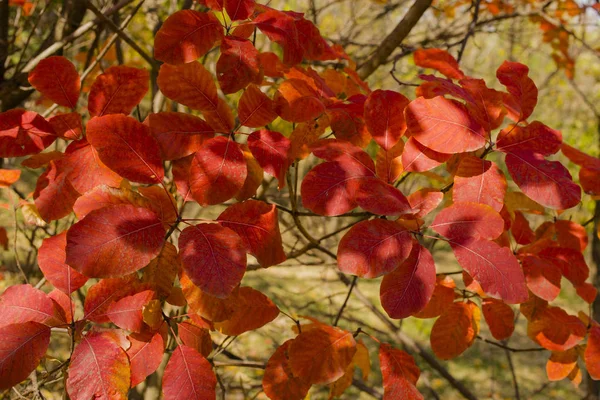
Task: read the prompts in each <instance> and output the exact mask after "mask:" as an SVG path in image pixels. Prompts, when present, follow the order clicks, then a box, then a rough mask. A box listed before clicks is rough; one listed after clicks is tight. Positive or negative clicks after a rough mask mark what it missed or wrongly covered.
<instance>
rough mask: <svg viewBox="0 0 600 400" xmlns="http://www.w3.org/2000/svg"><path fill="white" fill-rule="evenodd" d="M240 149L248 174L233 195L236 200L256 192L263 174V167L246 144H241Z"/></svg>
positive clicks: (242, 199)
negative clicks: (242, 184)
mask: <svg viewBox="0 0 600 400" xmlns="http://www.w3.org/2000/svg"><path fill="white" fill-rule="evenodd" d="M242 151H243V152H244V161H246V168H247V169H248V174H247V175H246V180H245V181H244V186H242V188H241V189H240V191H239V192H237V193H236V195H235V199H236V200H238V201H244V200H247V199H249V198H250V197H253V196H254V195H255V194H256V191H257V190H258V187H259V186H260V185H261V183H262V181H263V178H264V175H265V173H264V171H263V169H262V168H261V167H260V164H259V163H258V161H256V159H255V158H254V156H253V155H252V153H251V152H250V149H249V148H248V145H247V144H244V145H242Z"/></svg>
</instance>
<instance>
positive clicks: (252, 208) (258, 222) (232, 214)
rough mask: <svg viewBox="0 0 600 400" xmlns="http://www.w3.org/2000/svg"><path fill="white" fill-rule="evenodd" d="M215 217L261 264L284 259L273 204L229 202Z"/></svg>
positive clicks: (264, 266)
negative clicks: (237, 236) (237, 237)
mask: <svg viewBox="0 0 600 400" xmlns="http://www.w3.org/2000/svg"><path fill="white" fill-rule="evenodd" d="M218 221H219V222H220V223H221V225H223V226H225V227H227V228H229V229H231V230H233V231H234V232H235V233H237V234H238V235H239V236H240V238H241V239H242V241H243V243H244V246H245V247H246V249H247V251H248V252H249V253H250V254H252V255H253V256H254V257H256V259H257V260H258V262H259V263H260V265H261V266H262V267H263V268H267V267H270V266H272V265H277V264H279V263H282V262H283V261H285V259H286V256H285V252H284V251H283V245H282V240H281V232H280V230H279V223H278V218H277V209H276V208H275V205H274V204H266V203H263V202H261V201H256V200H246V201H244V202H242V203H237V204H234V205H232V206H229V207H228V208H227V209H226V210H225V211H223V212H222V213H221V215H219V218H218Z"/></svg>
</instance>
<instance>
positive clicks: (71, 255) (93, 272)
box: [66, 204, 165, 278]
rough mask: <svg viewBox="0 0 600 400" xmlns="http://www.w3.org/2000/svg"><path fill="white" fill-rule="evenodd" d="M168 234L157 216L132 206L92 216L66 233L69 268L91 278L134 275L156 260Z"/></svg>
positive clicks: (96, 211) (105, 209)
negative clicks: (133, 273)
mask: <svg viewBox="0 0 600 400" xmlns="http://www.w3.org/2000/svg"><path fill="white" fill-rule="evenodd" d="M164 235H165V230H164V228H163V227H162V224H161V222H160V220H159V219H158V217H157V216H156V214H154V213H153V212H152V211H150V210H147V209H145V208H139V207H135V206H133V205H127V204H123V205H115V206H110V207H106V208H102V209H99V210H94V211H92V212H90V213H89V214H88V215H87V216H86V217H85V218H84V219H83V220H81V221H79V222H78V223H76V224H75V225H73V226H72V227H71V228H70V229H69V232H68V233H67V248H66V251H67V260H66V262H67V264H69V265H70V266H72V267H73V268H75V269H76V270H77V271H79V272H81V273H82V274H84V275H86V276H88V277H92V278H109V277H118V276H123V275H126V274H129V273H131V272H135V271H137V270H138V269H140V268H143V267H145V266H146V265H148V263H149V262H150V260H152V259H153V258H154V257H156V256H157V255H158V254H159V253H160V250H161V249H162V245H163V242H164Z"/></svg>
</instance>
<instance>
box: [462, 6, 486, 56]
mask: <svg viewBox="0 0 600 400" xmlns="http://www.w3.org/2000/svg"><path fill="white" fill-rule="evenodd" d="M480 4H481V0H475V3H474V4H473V7H475V10H474V11H473V18H472V19H471V23H470V24H469V30H468V31H467V34H466V35H465V38H464V39H463V40H462V43H461V44H460V49H459V50H458V56H457V57H456V61H458V62H459V63H460V60H461V59H462V57H463V54H464V52H465V48H466V47H467V42H468V41H469V38H470V37H471V36H474V35H475V28H476V27H477V20H478V19H479V5H480Z"/></svg>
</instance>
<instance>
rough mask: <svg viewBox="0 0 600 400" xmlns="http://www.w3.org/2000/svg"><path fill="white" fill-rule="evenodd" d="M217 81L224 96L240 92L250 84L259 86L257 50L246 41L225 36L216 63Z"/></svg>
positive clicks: (261, 75)
mask: <svg viewBox="0 0 600 400" xmlns="http://www.w3.org/2000/svg"><path fill="white" fill-rule="evenodd" d="M217 79H218V80H219V86H220V87H221V90H222V91H223V93H225V94H230V93H235V92H237V91H240V90H242V89H243V88H245V87H246V86H248V85H249V84H250V83H256V84H260V83H261V82H262V79H263V72H262V68H261V65H260V62H259V59H258V50H256V47H254V45H253V44H252V42H251V41H249V40H248V39H243V38H239V37H235V36H225V38H224V39H223V42H222V43H221V56H220V57H219V60H218V61H217Z"/></svg>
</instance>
